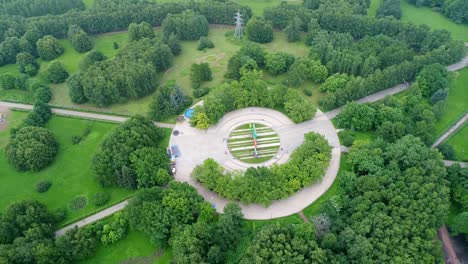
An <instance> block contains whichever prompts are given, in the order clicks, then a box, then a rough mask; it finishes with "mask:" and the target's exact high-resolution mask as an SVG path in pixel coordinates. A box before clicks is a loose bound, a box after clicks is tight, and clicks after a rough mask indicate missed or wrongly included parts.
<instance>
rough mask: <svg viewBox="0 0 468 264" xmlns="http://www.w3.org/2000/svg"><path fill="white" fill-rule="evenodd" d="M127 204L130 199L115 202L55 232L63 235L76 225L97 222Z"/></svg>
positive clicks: (56, 234) (80, 225) (57, 234)
mask: <svg viewBox="0 0 468 264" xmlns="http://www.w3.org/2000/svg"><path fill="white" fill-rule="evenodd" d="M127 204H128V200H125V201H123V202H120V203H118V204H115V205H113V206H111V207H108V208H106V209H104V210H102V211H100V212H97V213H95V214H93V215H91V216H88V217H86V218H84V219H82V220H80V221H78V222H75V223H73V224H71V225H68V226H65V227H63V228H61V229H59V230H57V231H56V232H55V236H61V235H63V234H65V232H67V230H70V229H73V228H74V227H82V226H85V225H87V224H91V223H94V222H96V221H98V220H100V219H103V218H106V217H108V216H109V215H112V214H114V213H116V212H118V211H120V210H122V209H124V208H125V206H127Z"/></svg>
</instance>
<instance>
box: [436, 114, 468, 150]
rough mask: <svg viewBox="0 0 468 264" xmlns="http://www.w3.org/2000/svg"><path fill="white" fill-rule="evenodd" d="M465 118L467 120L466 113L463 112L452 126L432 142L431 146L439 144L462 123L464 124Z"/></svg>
mask: <svg viewBox="0 0 468 264" xmlns="http://www.w3.org/2000/svg"><path fill="white" fill-rule="evenodd" d="M466 120H468V114H465V115H464V116H463V117H462V118H460V120H458V121H457V123H455V125H453V126H452V127H450V128H449V129H448V130H447V131H446V132H445V133H444V134H443V135H442V136H441V137H440V138H438V139H437V140H436V141H435V142H434V144H432V146H431V148H435V147H437V146H439V145H440V144H441V143H442V142H444V140H446V139H447V138H448V137H449V136H450V135H452V134H453V133H455V131H457V130H458V129H459V128H460V127H461V126H462V125H463V124H465V122H466Z"/></svg>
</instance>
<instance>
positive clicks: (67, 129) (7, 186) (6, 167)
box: [0, 111, 131, 222]
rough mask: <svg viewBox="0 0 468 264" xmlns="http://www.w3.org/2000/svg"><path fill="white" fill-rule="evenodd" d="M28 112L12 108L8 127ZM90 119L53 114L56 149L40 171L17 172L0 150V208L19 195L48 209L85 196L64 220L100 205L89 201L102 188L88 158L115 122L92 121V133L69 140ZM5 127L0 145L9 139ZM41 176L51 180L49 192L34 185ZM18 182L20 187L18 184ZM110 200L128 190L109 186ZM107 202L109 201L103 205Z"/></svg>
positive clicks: (93, 209)
mask: <svg viewBox="0 0 468 264" xmlns="http://www.w3.org/2000/svg"><path fill="white" fill-rule="evenodd" d="M26 115H27V113H25V112H17V111H13V112H12V113H11V116H10V117H9V118H8V121H9V122H10V128H11V127H14V126H15V125H16V124H17V123H19V122H20V121H21V120H22V119H23V118H24V117H26ZM90 122H91V121H88V120H82V119H75V118H66V117H59V116H54V117H52V119H51V120H50V121H49V123H48V124H47V126H46V127H47V128H48V129H50V131H52V132H53V133H54V135H55V138H56V140H57V141H58V143H59V152H58V155H57V157H56V158H55V160H54V163H53V164H52V165H50V166H48V167H47V168H45V169H43V170H41V171H39V172H17V171H16V170H15V169H14V168H13V166H11V165H10V164H9V163H8V162H7V161H6V159H5V154H4V151H1V152H0V171H1V172H2V173H1V174H2V177H1V179H0V193H1V194H2V199H0V210H2V209H4V208H5V207H6V206H8V205H9V204H11V203H13V202H15V201H19V200H22V199H34V200H38V201H41V202H43V203H45V204H46V205H47V206H48V207H49V208H50V209H57V208H60V207H67V206H68V203H69V202H70V201H71V200H72V199H73V198H74V197H75V196H78V195H83V196H86V197H87V198H88V205H87V206H86V207H85V208H84V209H81V210H79V211H78V212H72V211H70V212H69V218H68V219H67V220H66V221H67V222H69V221H71V220H73V219H77V218H80V217H82V216H83V215H85V214H89V213H91V212H93V211H96V210H98V209H99V208H97V207H95V206H94V205H93V204H92V202H91V201H90V200H91V199H92V196H93V195H94V194H95V193H97V192H98V191H102V190H103V188H102V187H100V185H99V184H98V183H97V182H96V181H95V179H94V175H93V172H92V169H91V158H92V156H93V154H94V152H95V151H96V148H97V146H98V145H99V143H100V142H101V141H102V140H103V138H104V136H105V135H106V134H107V133H108V132H109V131H110V130H111V129H113V128H114V127H115V126H116V125H115V124H110V123H103V122H93V123H92V129H91V133H90V134H89V135H88V136H87V137H86V138H85V139H84V140H83V142H81V143H80V144H77V145H72V144H71V137H72V136H73V135H79V134H80V133H81V132H82V131H83V129H84V128H85V127H86V125H87V124H89V123H90ZM8 138H9V133H8V131H3V132H0V149H2V150H3V149H4V148H5V146H6V144H7V143H8ZM42 180H49V181H51V182H52V187H51V188H50V189H49V191H48V192H46V193H43V194H39V193H37V192H36V191H35V189H34V188H35V185H36V183H37V182H39V181H42ZM18 186H21V188H17V187H18ZM105 191H107V192H109V193H110V194H111V203H112V202H116V201H119V200H121V199H123V198H125V197H127V196H129V195H130V194H131V191H128V190H124V189H116V188H108V189H105ZM107 206H109V204H107V205H105V206H104V207H107Z"/></svg>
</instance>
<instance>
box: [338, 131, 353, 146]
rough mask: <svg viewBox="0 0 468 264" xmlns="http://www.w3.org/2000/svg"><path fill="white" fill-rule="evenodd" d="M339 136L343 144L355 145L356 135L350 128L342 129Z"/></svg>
mask: <svg viewBox="0 0 468 264" xmlns="http://www.w3.org/2000/svg"><path fill="white" fill-rule="evenodd" d="M338 136H339V138H340V141H341V144H342V145H343V146H345V147H351V146H352V145H353V142H354V135H353V134H352V133H351V132H350V131H349V130H341V131H340V132H339V133H338Z"/></svg>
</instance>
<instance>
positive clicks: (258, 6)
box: [234, 0, 302, 16]
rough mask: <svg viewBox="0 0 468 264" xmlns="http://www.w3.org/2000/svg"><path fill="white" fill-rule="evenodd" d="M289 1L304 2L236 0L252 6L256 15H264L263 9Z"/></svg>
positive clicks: (235, 0)
mask: <svg viewBox="0 0 468 264" xmlns="http://www.w3.org/2000/svg"><path fill="white" fill-rule="evenodd" d="M283 1H284V2H287V3H288V4H302V1H301V0H253V1H252V0H234V2H236V3H239V4H240V5H244V6H250V8H252V12H253V14H254V15H256V16H261V15H263V10H264V9H265V8H267V7H270V6H277V5H279V4H281V2H283Z"/></svg>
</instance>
